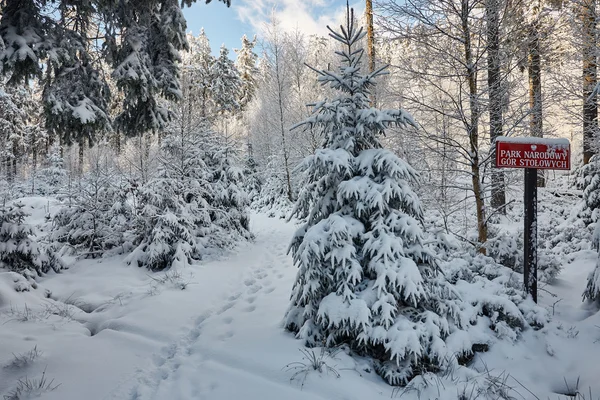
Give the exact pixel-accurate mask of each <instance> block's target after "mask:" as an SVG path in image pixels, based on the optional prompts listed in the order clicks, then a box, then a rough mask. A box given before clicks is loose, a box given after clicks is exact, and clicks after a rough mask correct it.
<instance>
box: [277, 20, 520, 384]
mask: <svg viewBox="0 0 600 400" xmlns="http://www.w3.org/2000/svg"><path fill="white" fill-rule="evenodd" d="M330 30H331V29H330ZM330 35H331V36H332V37H333V38H334V39H335V40H337V41H338V42H340V43H341V44H342V48H341V50H339V51H338V53H337V54H338V55H339V56H340V58H341V65H340V67H339V70H338V72H332V71H317V72H318V74H319V80H320V82H321V83H322V84H324V85H330V86H331V87H332V88H333V89H336V90H337V91H338V92H339V96H338V97H337V98H335V99H333V100H331V101H327V100H326V101H321V102H319V103H317V104H316V105H315V106H314V113H313V115H312V116H311V117H309V118H308V119H307V120H306V121H305V122H304V123H303V125H304V126H307V127H309V128H310V127H319V128H322V130H323V132H324V136H325V139H324V141H323V144H322V148H320V149H318V150H317V151H316V152H315V154H314V155H312V156H309V157H308V158H306V159H305V160H304V162H303V163H302V164H301V166H300V169H301V170H302V172H303V174H304V182H303V185H302V189H301V191H300V194H299V196H298V201H297V203H296V206H295V208H294V214H295V215H296V216H297V217H299V218H300V219H301V220H302V221H303V225H302V227H301V228H300V229H299V230H298V231H297V233H296V235H295V237H294V238H293V240H292V243H291V245H290V250H291V252H292V255H293V259H294V262H295V264H296V266H297V267H298V268H299V271H298V274H297V277H296V282H295V284H294V287H293V291H292V296H291V305H290V308H289V310H288V312H287V314H286V318H285V326H286V328H287V329H289V330H291V331H293V332H295V333H296V335H297V337H298V338H300V339H302V340H304V341H305V343H306V344H307V345H309V346H319V345H325V346H335V345H338V344H341V343H347V344H349V345H350V346H351V348H353V349H354V350H355V351H357V352H358V353H359V354H363V355H366V356H369V357H372V358H373V359H375V360H376V364H375V367H376V369H377V371H378V373H379V374H380V375H381V376H382V377H383V378H384V379H385V380H386V381H388V382H389V383H390V384H394V385H397V384H406V383H407V382H408V381H409V380H410V379H412V378H413V377H414V376H415V375H418V374H420V373H422V372H425V371H438V370H440V369H443V368H445V367H447V366H448V364H449V363H450V364H452V363H456V362H459V361H461V358H462V357H464V356H468V355H469V354H471V353H472V351H473V349H472V348H471V343H473V344H474V343H475V342H476V341H477V340H478V339H476V338H473V342H472V341H471V339H469V334H468V333H467V331H466V330H467V329H468V328H469V326H470V325H471V324H473V325H477V324H478V323H479V322H480V321H478V315H480V314H484V315H485V314H486V313H488V312H489V307H490V305H488V306H485V303H486V301H487V300H486V301H483V302H479V301H478V300H475V299H472V301H470V302H469V304H478V306H477V307H474V308H472V309H469V310H468V311H467V310H466V309H465V305H464V304H462V301H461V299H460V295H459V291H458V290H457V288H455V287H454V286H453V285H452V284H450V283H449V282H448V281H446V279H445V277H444V275H443V274H441V272H440V270H439V268H438V267H437V265H436V262H435V258H434V256H433V254H432V253H431V251H430V250H429V249H428V248H427V247H426V246H424V244H423V237H424V234H423V228H422V209H421V203H420V201H419V198H418V197H417V195H416V194H415V192H414V191H413V190H412V188H411V185H413V184H415V183H416V180H417V175H416V172H415V171H414V170H413V169H412V168H411V167H410V166H409V165H408V164H407V163H406V162H404V161H403V160H402V159H400V158H399V157H397V156H396V155H395V154H394V153H392V152H390V151H388V150H386V149H383V148H382V145H381V143H380V141H379V136H381V135H383V134H384V133H385V130H386V128H388V127H389V126H408V125H414V122H413V121H412V119H411V117H410V116H409V115H408V114H407V113H405V112H404V111H402V110H379V109H376V108H373V107H371V106H370V104H369V95H370V89H371V88H372V87H373V85H374V84H375V78H377V77H378V76H380V75H382V74H384V73H385V67H382V68H379V69H377V70H375V71H373V72H371V73H369V74H367V75H363V74H362V73H361V71H360V68H361V58H362V55H363V50H362V49H360V48H358V44H359V41H360V40H361V38H362V37H363V36H364V33H363V32H362V29H357V28H356V26H355V23H354V20H353V16H352V14H351V13H350V12H349V13H348V16H347V22H346V26H345V27H342V28H341V30H340V32H336V31H333V30H331V34H330ZM473 284H474V285H477V286H478V285H480V284H479V283H476V282H474V283H473ZM463 285H464V286H465V288H463V290H462V292H464V293H470V292H469V290H468V287H469V283H468V282H463ZM488 300H489V299H488ZM497 300H502V299H500V298H498V299H497ZM505 300H506V301H496V300H494V301H492V303H493V305H491V306H492V309H496V311H498V312H503V313H504V315H505V316H507V318H508V319H509V323H506V322H502V324H503V326H506V328H507V329H509V330H511V332H515V331H513V329H516V330H517V331H518V330H520V329H521V328H523V327H524V326H525V322H524V321H525V320H524V319H523V317H522V316H521V312H520V311H519V309H518V308H517V307H516V306H515V305H514V304H513V303H511V302H510V301H509V300H507V299H505ZM486 309H487V310H488V311H485V310H486ZM489 317H492V315H491V314H490V315H489ZM495 318H497V316H496V317H495ZM510 321H512V323H511V322H510ZM495 324H496V322H493V323H492V325H495ZM514 335H515V337H516V335H517V333H514ZM459 338H460V339H459ZM458 342H460V343H462V344H463V345H461V346H457V345H456V344H457V343H458ZM465 343H469V344H468V345H466V346H465V345H464V344H465Z"/></svg>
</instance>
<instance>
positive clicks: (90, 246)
mask: <svg viewBox="0 0 600 400" xmlns="http://www.w3.org/2000/svg"><path fill="white" fill-rule="evenodd" d="M113 159H114V155H113V154H112V152H111V151H110V150H109V149H108V147H107V146H106V145H105V144H103V145H98V146H96V147H94V148H93V149H92V151H91V152H90V154H89V161H90V163H89V164H90V169H89V171H88V172H87V173H86V174H85V175H84V176H83V177H81V179H80V181H79V185H78V187H77V189H76V191H75V194H74V196H73V197H72V199H71V200H70V201H69V203H68V205H66V206H64V207H63V208H61V209H60V210H59V211H58V213H57V214H56V216H55V218H54V224H53V232H52V238H53V239H54V240H55V241H57V242H62V243H69V244H70V245H71V246H73V248H74V249H75V250H76V251H77V252H78V253H79V254H80V255H82V256H84V257H89V258H96V257H101V256H103V255H104V254H105V253H106V252H107V251H108V250H111V249H113V248H115V247H118V246H122V245H123V244H124V243H125V242H126V239H125V237H126V231H127V230H128V229H129V228H130V221H131V220H132V214H133V210H132V207H131V205H130V204H129V202H128V201H127V194H128V193H127V188H126V187H125V185H123V184H120V182H121V181H122V180H120V179H119V178H120V177H119V175H118V173H117V170H116V168H115V166H114V165H113ZM121 249H122V248H121ZM123 250H125V249H123Z"/></svg>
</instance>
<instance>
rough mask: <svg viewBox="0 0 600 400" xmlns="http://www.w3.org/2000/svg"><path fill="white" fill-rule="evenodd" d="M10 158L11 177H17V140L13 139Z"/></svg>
mask: <svg viewBox="0 0 600 400" xmlns="http://www.w3.org/2000/svg"><path fill="white" fill-rule="evenodd" d="M12 153H13V156H12V160H11V175H12V177H13V179H16V178H17V155H18V154H19V145H18V143H17V141H16V140H15V141H13V149H12Z"/></svg>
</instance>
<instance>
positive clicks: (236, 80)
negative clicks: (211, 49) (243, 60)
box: [211, 46, 242, 114]
mask: <svg viewBox="0 0 600 400" xmlns="http://www.w3.org/2000/svg"><path fill="white" fill-rule="evenodd" d="M211 76H212V79H213V81H212V82H211V84H212V85H211V86H212V88H211V92H212V97H213V101H214V103H215V107H216V109H215V112H216V113H217V114H229V113H232V112H234V111H236V110H239V109H240V102H239V99H240V95H241V92H242V80H241V79H240V74H239V72H238V70H237V68H236V67H235V64H234V63H233V61H231V60H230V59H229V50H228V49H227V47H225V46H221V49H220V51H219V57H217V59H216V60H215V62H214V64H213V65H212V67H211Z"/></svg>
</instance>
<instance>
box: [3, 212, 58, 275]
mask: <svg viewBox="0 0 600 400" xmlns="http://www.w3.org/2000/svg"><path fill="white" fill-rule="evenodd" d="M23 207H24V205H23V204H21V203H15V204H13V205H10V206H6V207H2V208H0V267H4V268H7V269H8V270H10V271H15V272H18V273H23V274H28V272H35V273H37V274H38V275H42V274H45V273H46V272H48V271H50V269H53V270H54V271H59V270H61V269H63V268H64V264H63V262H62V260H61V259H60V257H58V256H57V255H56V254H55V253H54V251H53V250H52V249H51V248H50V247H46V246H44V245H42V244H40V243H38V242H37V241H36V240H35V239H34V238H33V229H32V228H31V226H29V225H27V224H25V217H27V213H25V211H24V210H23Z"/></svg>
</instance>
